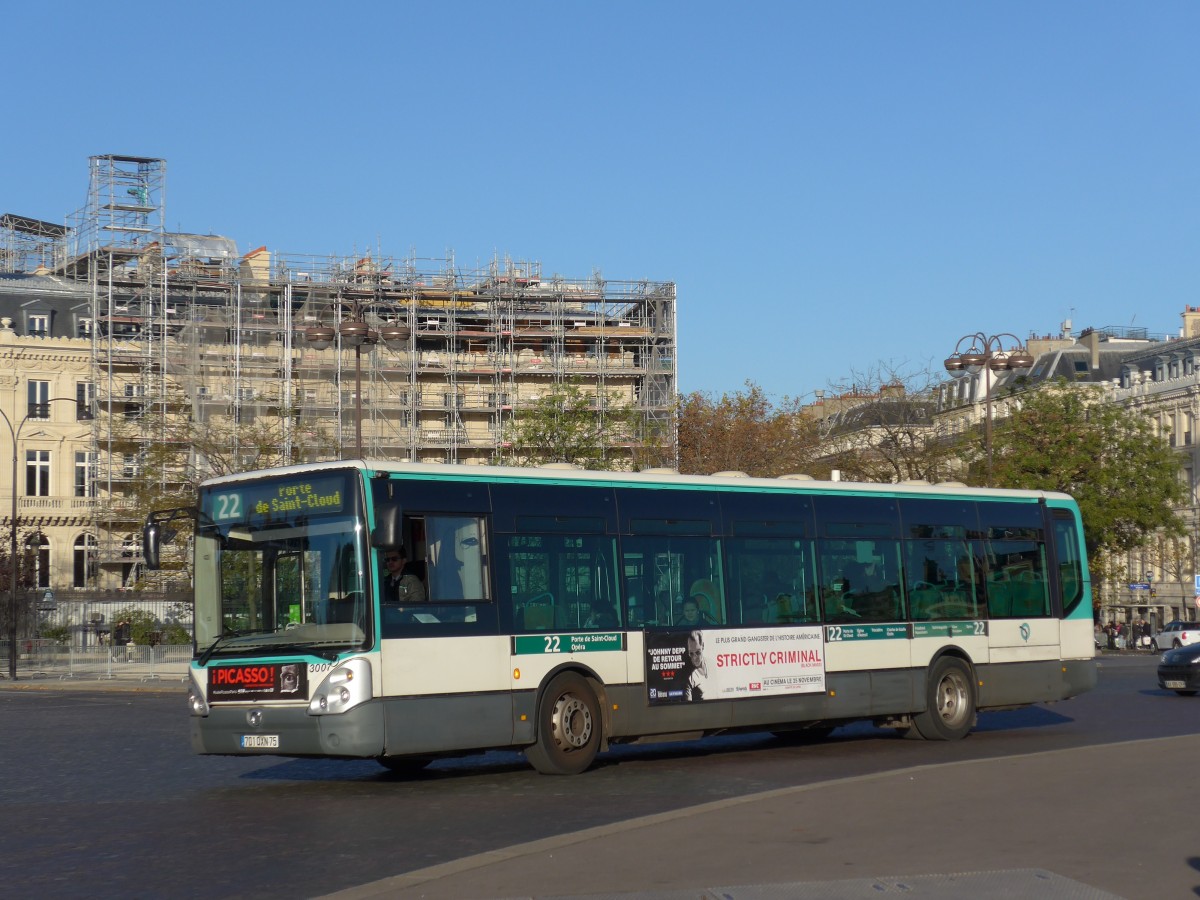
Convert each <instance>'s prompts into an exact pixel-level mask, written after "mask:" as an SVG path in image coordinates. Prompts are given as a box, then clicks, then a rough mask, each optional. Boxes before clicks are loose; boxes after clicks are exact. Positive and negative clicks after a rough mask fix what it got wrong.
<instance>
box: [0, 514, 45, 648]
mask: <svg viewBox="0 0 1200 900" xmlns="http://www.w3.org/2000/svg"><path fill="white" fill-rule="evenodd" d="M43 539H44V537H43V535H42V532H41V530H40V529H38V528H37V527H36V526H21V527H18V528H17V558H16V565H17V602H16V604H15V605H14V604H13V603H12V601H11V593H10V591H9V588H10V586H11V583H12V582H11V579H12V560H11V552H10V551H11V547H12V528H11V525H8V526H4V527H0V634H2V635H3V637H4V639H5V640H7V638H8V635H9V629H10V628H11V627H12V626H13V613H14V611H15V613H16V629H17V634H18V635H28V634H30V633H32V630H33V627H34V624H35V623H36V621H37V611H36V609H35V604H34V600H35V588H37V574H38V568H37V567H38V559H37V551H36V550H35V549H34V548H35V547H36V546H37V545H38V544H39V543H41V541H42V540H43Z"/></svg>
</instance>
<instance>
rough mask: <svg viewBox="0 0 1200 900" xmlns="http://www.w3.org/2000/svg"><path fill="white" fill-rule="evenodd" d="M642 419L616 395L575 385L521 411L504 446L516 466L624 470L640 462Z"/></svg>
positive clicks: (576, 382)
mask: <svg viewBox="0 0 1200 900" xmlns="http://www.w3.org/2000/svg"><path fill="white" fill-rule="evenodd" d="M641 418H642V417H641V414H640V413H639V412H638V410H637V408H636V407H634V406H633V405H632V404H630V403H625V402H622V401H621V400H620V398H619V397H618V396H617V395H616V394H615V393H610V394H605V393H602V392H593V391H592V390H590V389H586V390H585V386H584V383H583V382H582V381H581V380H579V379H572V380H571V381H565V382H563V383H562V384H559V385H556V386H555V387H554V388H553V389H552V390H551V391H550V392H549V393H548V394H544V395H543V396H541V397H539V398H538V399H537V400H536V401H535V402H534V403H532V404H531V405H529V406H526V407H523V408H519V409H518V410H517V411H516V415H515V421H514V422H513V423H512V424H510V425H508V426H507V427H506V428H505V430H504V442H505V443H506V444H509V445H510V447H511V461H512V462H513V463H514V464H516V465H525V466H538V465H544V464H546V463H573V464H574V465H577V466H581V467H582V468H585V469H609V470H612V469H626V468H629V467H630V466H632V465H633V464H634V462H635V461H636V459H637V454H638V447H639V443H640V441H639V439H638V438H639V432H640V426H641Z"/></svg>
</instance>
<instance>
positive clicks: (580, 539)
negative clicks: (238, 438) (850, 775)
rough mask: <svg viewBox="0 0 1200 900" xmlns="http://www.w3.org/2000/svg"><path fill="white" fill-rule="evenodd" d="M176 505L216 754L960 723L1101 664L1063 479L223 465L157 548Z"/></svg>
mask: <svg viewBox="0 0 1200 900" xmlns="http://www.w3.org/2000/svg"><path fill="white" fill-rule="evenodd" d="M739 476H740V477H739ZM185 512H186V514H187V515H190V516H192V517H194V519H195V532H194V548H193V553H194V581H195V620H194V621H195V655H194V658H193V660H192V662H191V667H190V685H189V699H188V703H189V707H190V713H191V738H192V744H193V747H194V749H195V750H196V751H197V752H199V753H202V754H235V755H237V754H242V755H245V754H275V755H280V756H291V757H345V758H369V759H375V760H378V761H379V762H380V763H381V764H382V765H384V766H385V767H387V768H390V769H392V770H394V771H413V770H417V769H419V768H421V767H423V766H425V765H427V764H428V763H429V762H430V761H432V760H434V759H437V758H440V757H448V756H461V755H467V754H474V753H479V752H483V751H487V750H495V749H519V750H522V751H524V753H525V756H526V757H527V759H528V760H529V762H530V763H531V764H532V765H533V767H534V768H536V769H537V770H538V771H540V772H543V773H547V774H575V773H579V772H582V771H584V770H585V769H587V768H588V767H589V766H591V765H592V763H593V761H594V760H595V758H596V755H597V754H598V753H600V752H603V751H604V750H606V749H607V748H609V747H611V746H612V745H614V744H618V743H623V742H633V741H650V740H679V739H693V738H695V739H698V738H702V737H705V736H709V735H716V734H721V733H731V732H737V731H769V732H774V733H776V734H778V735H780V736H781V737H782V738H784V739H796V740H810V739H814V738H819V737H823V736H825V735H827V734H828V733H829V732H831V731H832V730H833V729H834V728H836V727H838V726H840V725H843V724H847V723H850V722H855V721H869V722H873V723H875V724H876V725H878V726H881V727H890V728H895V729H899V730H901V731H903V732H904V733H905V734H906V735H908V736H912V737H916V738H921V739H926V740H955V739H959V738H962V737H963V736H964V735H966V734H967V733H968V732H969V731H970V730H971V729H972V728H973V726H974V725H975V722H976V717H977V713H978V711H980V710H996V709H1010V708H1014V707H1020V706H1024V705H1028V704H1033V703H1044V702H1053V701H1058V700H1063V699H1066V698H1069V697H1072V696H1074V695H1076V694H1079V693H1080V692H1082V691H1086V690H1088V689H1090V688H1092V687H1093V686H1094V685H1095V683H1096V665H1095V660H1094V642H1093V637H1092V634H1093V631H1092V599H1091V588H1090V581H1089V574H1088V567H1087V560H1086V556H1085V552H1084V543H1083V532H1082V524H1081V521H1080V516H1079V510H1078V507H1077V506H1076V504H1075V503H1074V501H1073V500H1072V499H1071V498H1070V497H1069V496H1067V495H1065V494H1056V493H1045V492H1036V491H1016V490H994V489H984V488H969V487H965V486H963V485H961V484H928V483H907V484H854V483H848V482H825V481H815V480H813V479H811V478H807V477H806V476H785V477H782V478H752V477H745V476H741V474H740V473H721V474H718V475H715V476H686V475H679V474H677V473H674V472H671V471H669V470H668V471H663V470H657V471H655V470H651V471H647V472H642V473H608V472H592V471H584V470H581V469H577V468H574V467H542V468H506V467H484V466H461V465H442V464H425V463H416V464H414V463H393V462H371V461H363V460H353V461H341V462H330V463H319V464H309V465H302V466H291V467H285V468H277V469H271V470H264V471H258V472H250V473H245V474H239V475H231V476H225V477H220V478H214V479H211V480H209V481H207V482H205V483H204V484H203V485H202V486H201V487H200V489H199V497H198V504H197V507H196V508H195V509H191V510H188V511H181V510H174V511H161V512H156V513H152V514H151V515H150V516H149V517H148V518H147V522H146V526H145V529H144V535H143V537H144V550H145V554H146V560H147V563H148V565H150V566H152V567H153V566H155V565H157V561H158V559H159V554H160V546H161V543H162V541H163V536H164V534H168V533H169V530H170V529H169V524H170V521H171V519H172V517H174V516H176V515H180V514H183V513H185ZM401 555H403V556H404V557H406V558H407V560H408V562H407V571H405V572H404V573H403V574H404V575H405V579H406V581H407V583H408V584H409V585H410V587H411V589H406V592H403V593H396V592H394V591H393V590H392V589H391V586H390V585H391V582H392V574H391V573H389V572H388V567H389V565H393V566H395V567H398V565H399V562H398V560H399V558H400V556H401Z"/></svg>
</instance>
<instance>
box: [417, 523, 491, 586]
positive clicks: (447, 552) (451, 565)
mask: <svg viewBox="0 0 1200 900" xmlns="http://www.w3.org/2000/svg"><path fill="white" fill-rule="evenodd" d="M425 527H426V534H425V542H426V546H425V569H426V571H425V578H426V587H427V589H428V591H429V600H430V602H431V603H443V602H451V601H461V600H488V599H489V591H488V587H487V555H486V548H485V547H484V544H483V536H484V530H483V522H482V520H481V519H479V518H478V517H476V516H427V517H426V519H425Z"/></svg>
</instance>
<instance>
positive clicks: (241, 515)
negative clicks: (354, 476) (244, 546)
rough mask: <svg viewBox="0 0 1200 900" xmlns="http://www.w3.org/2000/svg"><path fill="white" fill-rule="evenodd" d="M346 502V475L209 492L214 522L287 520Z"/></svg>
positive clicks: (333, 510)
mask: <svg viewBox="0 0 1200 900" xmlns="http://www.w3.org/2000/svg"><path fill="white" fill-rule="evenodd" d="M345 505H346V479H345V478H344V477H342V476H341V475H335V476H333V477H326V478H306V479H303V480H295V481H267V482H262V483H260V484H248V485H244V486H238V485H231V486H230V487H229V488H228V489H220V490H214V491H213V492H212V493H211V494H209V495H208V503H207V507H208V509H207V512H208V513H209V515H210V516H211V517H212V520H213V521H214V522H217V523H218V524H220V523H222V522H251V521H255V520H267V521H271V520H279V519H282V520H286V519H292V518H296V517H297V516H303V515H312V514H314V513H340V512H342V511H343V510H344V509H345Z"/></svg>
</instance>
